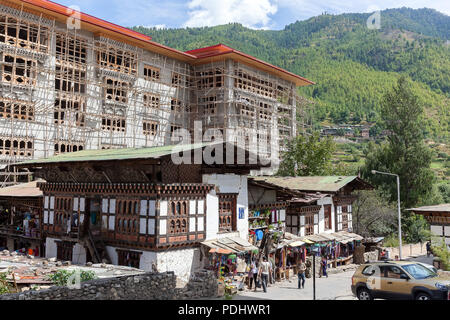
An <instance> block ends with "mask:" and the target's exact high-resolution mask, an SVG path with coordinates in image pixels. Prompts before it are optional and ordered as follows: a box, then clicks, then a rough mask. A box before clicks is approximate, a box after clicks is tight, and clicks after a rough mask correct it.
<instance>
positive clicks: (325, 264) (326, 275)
mask: <svg viewBox="0 0 450 320" xmlns="http://www.w3.org/2000/svg"><path fill="white" fill-rule="evenodd" d="M327 265H328V263H327V258H325V257H323V258H322V274H321V275H320V277H321V278H322V276H325V277H327V278H328V274H327Z"/></svg>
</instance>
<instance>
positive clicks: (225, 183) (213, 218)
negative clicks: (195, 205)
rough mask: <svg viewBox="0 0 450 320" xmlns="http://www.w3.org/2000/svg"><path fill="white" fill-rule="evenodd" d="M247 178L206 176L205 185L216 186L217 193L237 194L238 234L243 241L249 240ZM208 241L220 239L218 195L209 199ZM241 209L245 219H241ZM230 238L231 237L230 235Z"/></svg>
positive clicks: (242, 176) (232, 175)
mask: <svg viewBox="0 0 450 320" xmlns="http://www.w3.org/2000/svg"><path fill="white" fill-rule="evenodd" d="M247 182H248V180H247V176H244V175H236V174H205V175H203V183H206V184H214V185H215V186H216V192H215V193H237V200H236V214H237V215H238V217H237V219H236V232H237V233H238V234H239V237H240V238H242V239H246V240H248V184H247ZM206 207H207V214H206V220H207V223H206V239H217V238H218V237H219V200H218V197H217V195H216V194H212V193H210V194H209V195H208V197H207V205H206ZM239 209H242V210H244V215H243V219H239ZM228 236H230V235H229V234H228Z"/></svg>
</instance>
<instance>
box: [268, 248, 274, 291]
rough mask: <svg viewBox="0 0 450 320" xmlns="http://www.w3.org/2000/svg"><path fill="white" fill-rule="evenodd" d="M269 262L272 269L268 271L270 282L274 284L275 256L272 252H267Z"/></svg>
mask: <svg viewBox="0 0 450 320" xmlns="http://www.w3.org/2000/svg"><path fill="white" fill-rule="evenodd" d="M269 263H270V268H271V269H272V271H271V272H270V283H271V284H275V258H274V256H273V253H271V254H269Z"/></svg>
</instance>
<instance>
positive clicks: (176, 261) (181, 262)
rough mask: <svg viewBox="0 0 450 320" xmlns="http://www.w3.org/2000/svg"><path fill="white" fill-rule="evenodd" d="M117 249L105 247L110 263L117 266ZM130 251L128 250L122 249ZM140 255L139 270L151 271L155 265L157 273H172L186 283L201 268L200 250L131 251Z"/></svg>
mask: <svg viewBox="0 0 450 320" xmlns="http://www.w3.org/2000/svg"><path fill="white" fill-rule="evenodd" d="M117 249H121V248H116V247H112V246H106V251H107V252H108V255H109V257H110V259H111V263H112V264H115V265H117V264H118V263H119V261H118V255H117ZM124 250H130V249H124ZM131 251H136V252H140V253H141V260H140V263H139V269H141V270H145V271H149V272H150V271H152V265H153V264H155V265H156V267H157V270H158V272H168V271H173V272H174V273H175V275H176V276H177V278H178V279H180V280H182V281H184V282H188V281H189V278H190V276H191V274H192V272H194V271H196V270H198V269H200V268H201V266H202V263H201V261H200V249H199V248H187V249H177V250H167V251H162V252H156V251H142V250H131Z"/></svg>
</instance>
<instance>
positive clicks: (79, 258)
mask: <svg viewBox="0 0 450 320" xmlns="http://www.w3.org/2000/svg"><path fill="white" fill-rule="evenodd" d="M86 262H88V261H86V249H85V248H84V247H83V246H82V245H80V244H79V243H76V244H75V245H74V246H73V251H72V263H73V264H83V265H84V264H86ZM91 262H92V261H91Z"/></svg>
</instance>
